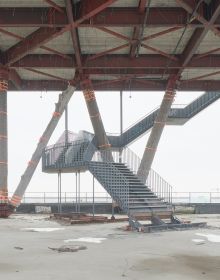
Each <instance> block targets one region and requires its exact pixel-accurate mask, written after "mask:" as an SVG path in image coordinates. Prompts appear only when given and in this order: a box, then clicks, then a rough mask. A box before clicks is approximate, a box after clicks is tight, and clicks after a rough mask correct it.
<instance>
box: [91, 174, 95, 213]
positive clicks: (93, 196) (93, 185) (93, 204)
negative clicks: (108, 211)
mask: <svg viewBox="0 0 220 280" xmlns="http://www.w3.org/2000/svg"><path fill="white" fill-rule="evenodd" d="M92 215H93V217H94V216H95V178H94V176H93V177H92Z"/></svg>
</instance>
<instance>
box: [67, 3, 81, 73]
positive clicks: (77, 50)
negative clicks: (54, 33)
mask: <svg viewBox="0 0 220 280" xmlns="http://www.w3.org/2000/svg"><path fill="white" fill-rule="evenodd" d="M65 5H66V13H67V18H68V22H69V24H71V25H73V24H74V23H75V22H74V18H73V7H72V4H71V2H70V1H69V0H65ZM70 34H71V38H72V44H73V48H74V52H75V58H76V64H77V67H78V69H79V71H80V72H81V73H82V59H81V50H80V42H79V37H78V33H77V31H76V29H75V28H72V29H71V30H70Z"/></svg>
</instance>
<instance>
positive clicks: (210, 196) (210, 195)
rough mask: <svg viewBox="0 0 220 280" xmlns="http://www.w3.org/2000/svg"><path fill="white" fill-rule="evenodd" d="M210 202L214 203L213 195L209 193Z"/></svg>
mask: <svg viewBox="0 0 220 280" xmlns="http://www.w3.org/2000/svg"><path fill="white" fill-rule="evenodd" d="M209 202H210V203H212V193H211V192H210V193H209Z"/></svg>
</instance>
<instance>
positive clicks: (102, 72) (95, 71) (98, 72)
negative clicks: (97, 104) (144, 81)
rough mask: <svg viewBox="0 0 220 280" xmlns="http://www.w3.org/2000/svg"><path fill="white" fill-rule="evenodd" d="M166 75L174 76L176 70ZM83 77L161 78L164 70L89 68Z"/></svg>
mask: <svg viewBox="0 0 220 280" xmlns="http://www.w3.org/2000/svg"><path fill="white" fill-rule="evenodd" d="M166 73H167V74H175V73H176V69H168V70H167V72H166ZM84 74H85V75H95V76H106V75H107V76H114V77H118V76H128V75H131V76H134V75H136V76H151V77H152V76H162V75H163V74H164V69H160V68H155V69H154V68H121V69H120V68H119V69H114V68H109V69H101V68H90V69H84Z"/></svg>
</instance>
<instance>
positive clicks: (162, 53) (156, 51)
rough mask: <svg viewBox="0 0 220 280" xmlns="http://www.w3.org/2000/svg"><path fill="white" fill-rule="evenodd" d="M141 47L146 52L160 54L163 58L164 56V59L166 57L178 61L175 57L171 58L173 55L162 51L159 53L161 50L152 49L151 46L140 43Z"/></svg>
mask: <svg viewBox="0 0 220 280" xmlns="http://www.w3.org/2000/svg"><path fill="white" fill-rule="evenodd" d="M141 47H143V48H145V49H147V50H151V51H153V52H155V53H158V54H161V55H163V56H165V57H167V58H169V59H171V60H175V61H178V58H177V57H175V56H173V55H170V54H168V53H165V52H163V51H161V50H159V49H157V48H154V47H152V46H149V45H146V44H143V43H141Z"/></svg>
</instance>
